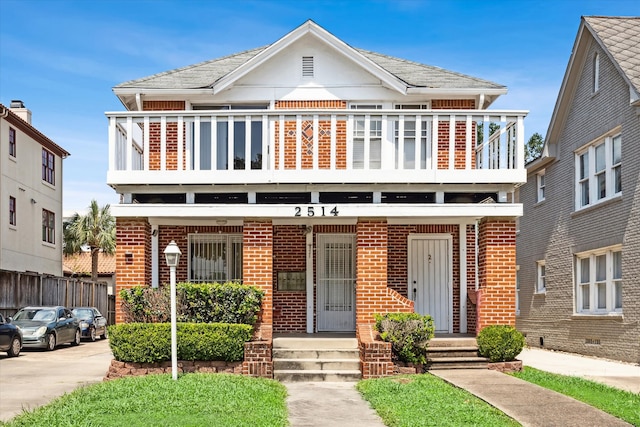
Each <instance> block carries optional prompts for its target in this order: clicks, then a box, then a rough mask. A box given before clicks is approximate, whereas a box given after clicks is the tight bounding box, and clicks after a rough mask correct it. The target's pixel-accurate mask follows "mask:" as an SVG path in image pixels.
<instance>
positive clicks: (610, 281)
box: [573, 245, 624, 315]
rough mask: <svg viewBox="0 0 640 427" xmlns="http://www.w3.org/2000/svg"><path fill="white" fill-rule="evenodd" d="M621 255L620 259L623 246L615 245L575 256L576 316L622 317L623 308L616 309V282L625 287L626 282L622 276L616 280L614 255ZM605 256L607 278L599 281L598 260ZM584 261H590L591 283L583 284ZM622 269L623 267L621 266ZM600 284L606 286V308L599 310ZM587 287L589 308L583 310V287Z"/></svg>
mask: <svg viewBox="0 0 640 427" xmlns="http://www.w3.org/2000/svg"><path fill="white" fill-rule="evenodd" d="M614 253H620V257H622V245H614V246H608V247H605V248H599V249H596V250H592V251H586V252H580V253H576V254H574V255H575V257H574V263H575V264H574V265H575V275H574V286H573V289H574V295H575V298H574V301H575V312H574V314H576V315H611V314H613V315H621V314H622V311H623V307H620V308H616V307H615V298H616V295H615V283H614V282H615V281H618V280H619V281H621V282H622V284H623V286H624V280H623V278H622V276H621V277H620V278H614V277H613V275H614V271H613V270H614V267H613V254H614ZM600 256H604V257H605V277H604V279H603V280H598V278H597V266H596V258H597V257H600ZM582 260H589V279H588V280H589V281H588V282H581V276H582V263H581V261H582ZM620 263H622V258H621V259H620ZM621 268H622V266H621ZM598 283H603V284H604V285H605V308H598V295H597V291H598ZM584 286H587V287H588V288H589V302H588V305H589V308H587V309H583V308H582V307H583V305H584V304H583V303H584V301H583V297H582V292H581V291H582V287H584Z"/></svg>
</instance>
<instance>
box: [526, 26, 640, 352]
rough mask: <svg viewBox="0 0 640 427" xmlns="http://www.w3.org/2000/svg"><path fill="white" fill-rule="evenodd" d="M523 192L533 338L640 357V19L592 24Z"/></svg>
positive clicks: (554, 345) (532, 341) (578, 45)
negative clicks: (540, 153) (542, 148)
mask: <svg viewBox="0 0 640 427" xmlns="http://www.w3.org/2000/svg"><path fill="white" fill-rule="evenodd" d="M545 144H546V145H545V147H544V152H543V154H542V156H541V157H540V158H538V159H537V160H535V161H533V162H532V163H530V164H528V165H527V174H528V180H527V183H526V184H525V185H524V186H522V187H520V188H519V200H520V201H521V202H522V204H523V205H524V208H525V210H524V211H525V215H524V217H522V219H521V221H520V226H519V234H518V238H517V242H518V256H517V258H518V265H519V273H518V277H519V298H518V299H519V315H518V317H517V327H518V329H520V330H521V331H522V332H524V333H526V335H527V342H528V344H529V345H532V346H540V347H544V348H551V349H557V350H564V351H571V352H576V353H582V354H586V355H593V356H600V357H607V358H612V359H619V360H623V361H628V362H634V363H637V362H640V214H639V209H640V181H639V177H640V17H597V16H591V17H583V18H582V20H581V22H580V27H579V29H578V34H577V37H576V40H575V44H574V48H573V52H572V54H571V57H570V58H569V64H568V66H567V70H566V73H565V76H564V80H563V82H562V86H561V89H560V93H559V95H558V100H557V102H556V105H555V109H554V113H553V116H552V119H551V123H550V125H549V129H548V132H547V137H546V142H545Z"/></svg>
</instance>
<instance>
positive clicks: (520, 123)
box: [515, 115, 525, 169]
mask: <svg viewBox="0 0 640 427" xmlns="http://www.w3.org/2000/svg"><path fill="white" fill-rule="evenodd" d="M524 144H525V142H524V117H523V116H521V115H518V118H517V119H516V162H515V163H516V164H515V168H516V169H524Z"/></svg>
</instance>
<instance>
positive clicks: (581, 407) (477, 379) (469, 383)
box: [430, 369, 631, 427]
mask: <svg viewBox="0 0 640 427" xmlns="http://www.w3.org/2000/svg"><path fill="white" fill-rule="evenodd" d="M430 372H431V373H432V374H433V375H436V376H438V377H440V378H442V379H443V380H445V381H447V382H448V383H451V384H453V385H455V386H457V387H460V388H462V389H465V390H467V391H468V392H470V393H472V394H474V395H476V396H478V397H479V398H480V399H482V400H484V401H485V402H487V403H489V404H490V405H492V406H495V407H496V408H498V409H499V410H501V411H502V412H504V413H505V414H507V415H509V416H510V417H511V418H513V419H514V420H516V421H518V422H519V423H521V424H522V425H523V426H525V427H527V426H540V427H543V426H544V427H548V426H563V427H572V426H575V427H590V426H593V427H596V426H597V427H601V426H607V427H618V426H620V427H622V426H630V425H631V424H628V423H626V422H624V421H622V420H620V419H618V418H616V417H614V416H612V415H609V414H607V413H605V412H602V411H600V410H599V409H596V408H594V407H592V406H589V405H587V404H585V403H582V402H578V401H577V400H575V399H572V398H570V397H567V396H565V395H562V394H560V393H556V392H555V391H551V390H548V389H545V388H542V387H540V386H537V385H535V384H531V383H528V382H526V381H523V380H520V379H518V378H515V377H512V376H510V375H507V374H503V373H500V372H497V371H491V370H488V369H451V370H437V371H430Z"/></svg>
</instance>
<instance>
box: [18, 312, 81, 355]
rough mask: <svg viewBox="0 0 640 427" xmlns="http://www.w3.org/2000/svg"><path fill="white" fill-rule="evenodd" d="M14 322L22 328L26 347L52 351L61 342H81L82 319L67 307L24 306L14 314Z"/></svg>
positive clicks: (75, 343) (74, 343)
mask: <svg viewBox="0 0 640 427" xmlns="http://www.w3.org/2000/svg"><path fill="white" fill-rule="evenodd" d="M13 323H15V325H16V326H19V327H20V329H22V341H23V342H22V345H23V346H24V347H25V348H29V347H31V348H44V349H47V350H49V351H51V350H53V349H54V348H56V346H57V345H59V344H64V343H71V345H78V344H80V321H79V320H78V318H77V317H76V316H74V315H73V313H72V312H71V310H69V309H68V308H65V307H61V306H55V307H24V308H21V309H20V310H19V311H18V312H17V313H16V314H15V316H13Z"/></svg>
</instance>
